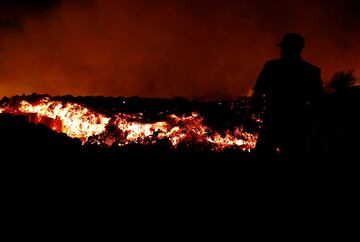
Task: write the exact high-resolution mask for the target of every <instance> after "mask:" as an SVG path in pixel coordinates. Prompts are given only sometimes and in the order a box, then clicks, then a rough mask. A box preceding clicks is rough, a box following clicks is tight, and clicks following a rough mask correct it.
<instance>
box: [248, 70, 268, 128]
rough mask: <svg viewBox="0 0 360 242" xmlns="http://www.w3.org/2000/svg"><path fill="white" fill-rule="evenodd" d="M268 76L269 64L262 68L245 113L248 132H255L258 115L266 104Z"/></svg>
mask: <svg viewBox="0 0 360 242" xmlns="http://www.w3.org/2000/svg"><path fill="white" fill-rule="evenodd" d="M267 78H268V67H267V64H266V65H265V66H264V68H263V69H262V70H261V72H260V74H259V77H258V79H257V81H256V84H255V86H254V93H253V95H252V97H251V100H250V104H249V109H248V111H247V113H246V114H245V115H244V120H243V122H244V123H243V129H244V130H245V131H246V132H253V131H254V127H256V126H257V125H256V116H257V115H258V114H260V112H261V110H262V109H263V108H264V106H265V96H266V94H267Z"/></svg>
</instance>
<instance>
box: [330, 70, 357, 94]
mask: <svg viewBox="0 0 360 242" xmlns="http://www.w3.org/2000/svg"><path fill="white" fill-rule="evenodd" d="M355 84H356V78H355V76H354V71H353V70H348V71H339V72H335V74H334V75H333V77H332V78H331V81H330V85H329V86H330V87H331V88H334V89H335V90H337V91H338V92H339V91H343V90H345V89H346V88H348V87H351V86H354V85H355Z"/></svg>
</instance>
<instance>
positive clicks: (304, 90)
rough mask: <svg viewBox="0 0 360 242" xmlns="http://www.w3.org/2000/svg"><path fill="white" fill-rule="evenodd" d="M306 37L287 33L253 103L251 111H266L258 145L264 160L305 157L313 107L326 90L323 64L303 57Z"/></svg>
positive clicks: (267, 66)
mask: <svg viewBox="0 0 360 242" xmlns="http://www.w3.org/2000/svg"><path fill="white" fill-rule="evenodd" d="M304 45H305V39H304V38H303V37H302V36H301V35H299V34H296V33H287V34H285V36H284V38H283V40H282V41H281V43H279V44H278V45H277V46H279V47H280V49H281V58H280V59H276V60H272V61H268V62H267V63H266V64H265V67H264V68H263V69H262V71H261V73H260V75H259V77H258V80H257V82H256V85H255V87H254V94H253V97H252V101H251V104H250V112H251V113H252V114H255V113H258V112H261V111H262V109H263V111H264V115H263V125H262V128H261V131H260V136H259V139H258V143H257V146H256V150H255V153H256V156H257V158H258V159H261V160H273V159H281V160H299V159H302V158H303V157H304V152H305V148H306V142H307V139H308V137H309V134H310V131H311V127H312V123H313V119H314V116H313V115H314V110H315V107H316V105H317V103H318V101H319V100H320V98H321V96H322V94H323V84H322V81H321V77H320V71H321V70H320V68H318V67H316V66H314V65H312V64H310V63H308V62H306V61H304V60H303V59H302V58H301V53H302V50H303V48H304Z"/></svg>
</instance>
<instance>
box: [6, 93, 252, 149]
mask: <svg viewBox="0 0 360 242" xmlns="http://www.w3.org/2000/svg"><path fill="white" fill-rule="evenodd" d="M0 113H11V114H21V115H28V117H29V120H30V121H31V122H33V123H41V124H44V125H46V126H48V127H49V128H51V129H52V130H55V131H57V132H62V133H65V134H66V135H68V136H69V137H71V138H78V139H80V140H81V141H82V143H83V144H87V143H88V144H97V145H104V146H113V145H117V146H124V145H128V144H144V145H147V144H155V143H156V142H158V141H160V140H164V139H166V140H169V141H170V143H171V144H172V146H174V147H177V146H178V145H179V144H183V143H187V142H189V143H203V144H209V145H210V146H211V147H212V149H214V150H217V151H221V150H223V149H225V148H239V149H242V150H244V151H250V150H252V149H253V148H254V147H255V144H256V140H257V136H256V135H254V134H250V133H246V132H243V131H242V130H241V129H240V128H236V129H234V130H232V131H231V130H227V131H226V132H222V133H221V132H218V131H214V130H212V129H211V128H210V127H208V126H207V125H205V124H204V118H203V117H202V116H201V115H200V114H198V113H192V114H190V115H187V116H186V115H184V116H178V115H175V114H172V115H169V116H167V118H166V120H164V121H158V122H145V121H144V118H143V115H142V114H141V113H139V114H125V113H117V114H115V115H113V116H109V115H108V116H107V115H104V114H101V113H98V112H96V111H94V110H92V109H90V108H88V107H85V106H84V105H81V104H77V103H71V102H62V101H53V100H51V99H50V98H43V99H41V100H39V101H37V102H33V103H30V102H28V101H25V100H22V101H19V102H17V103H16V104H12V105H5V106H4V107H2V108H0Z"/></svg>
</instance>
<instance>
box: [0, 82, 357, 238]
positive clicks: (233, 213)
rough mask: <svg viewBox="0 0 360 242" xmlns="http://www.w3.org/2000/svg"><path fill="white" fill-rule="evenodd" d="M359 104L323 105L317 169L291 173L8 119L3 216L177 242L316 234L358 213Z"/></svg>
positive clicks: (3, 126) (344, 100) (239, 159)
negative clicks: (302, 230) (259, 227)
mask: <svg viewBox="0 0 360 242" xmlns="http://www.w3.org/2000/svg"><path fill="white" fill-rule="evenodd" d="M359 100H360V99H359V89H352V90H349V91H348V93H346V94H345V93H342V94H334V95H330V96H328V97H326V99H325V100H324V105H323V108H322V111H321V115H320V117H321V118H320V119H319V120H320V121H319V126H318V127H319V128H318V131H317V133H316V134H315V135H314V136H315V140H316V142H315V144H314V147H316V148H317V149H314V151H313V154H314V156H313V158H314V160H307V161H304V162H302V163H294V164H289V163H287V164H284V163H277V164H273V163H272V164H270V163H264V162H259V161H255V160H253V158H252V157H251V155H250V154H248V153H244V152H240V151H234V150H228V151H225V152H223V153H215V152H210V151H207V150H201V149H200V150H198V149H196V148H194V147H193V148H186V149H185V148H184V149H177V150H175V149H173V150H169V149H168V148H165V147H164V146H162V145H161V144H159V145H156V146H146V147H145V146H137V145H133V146H129V147H126V148H119V149H106V150H102V149H99V148H97V147H92V146H82V145H81V144H80V142H79V141H77V140H73V139H70V138H68V137H67V136H66V135H63V134H58V133H55V132H52V131H50V130H48V129H47V128H45V127H42V126H34V125H32V124H29V123H28V122H27V121H26V120H25V119H24V118H21V117H13V116H11V115H4V114H3V115H0V134H1V139H0V140H1V141H0V147H1V161H2V162H1V164H2V167H3V169H1V170H2V172H3V179H4V183H3V184H4V191H3V202H5V204H7V205H5V206H4V207H5V208H6V207H8V208H9V209H10V208H11V209H10V210H9V209H7V210H8V212H10V213H11V214H12V216H10V217H12V219H15V220H16V218H17V216H18V215H19V214H21V215H26V216H25V217H27V218H28V219H29V220H28V222H29V223H30V222H31V221H32V218H34V217H37V218H40V219H42V220H50V219H54V218H57V219H59V220H65V221H66V224H67V226H69V227H73V228H75V227H76V226H79V224H80V223H81V224H84V223H85V224H89V226H91V225H95V224H98V223H99V221H104V223H103V224H104V226H105V224H106V226H118V227H121V228H122V229H125V230H127V229H134V228H135V229H136V230H140V231H146V229H149V228H150V229H151V230H152V232H156V231H158V232H159V233H160V234H163V233H165V232H164V231H170V232H171V231H176V232H172V233H173V235H174V233H175V234H179V236H180V234H182V233H184V232H185V231H186V232H188V231H192V230H194V231H202V230H204V231H207V232H204V233H215V232H216V231H218V230H220V229H221V230H222V229H225V230H228V231H230V230H233V229H239V228H243V229H245V230H246V227H247V226H250V225H251V224H255V223H258V222H259V221H260V222H262V223H265V224H273V223H275V220H277V219H280V220H283V221H290V220H291V219H293V218H296V220H298V222H299V221H300V218H301V219H303V218H304V219H307V221H308V224H313V223H314V226H316V225H315V224H316V223H317V222H316V221H320V219H325V220H327V221H329V222H330V221H334V222H335V220H336V219H335V218H337V217H338V216H342V215H344V214H352V213H354V210H353V207H352V205H353V204H354V203H356V198H355V197H356V194H357V190H358V186H357V184H358V165H357V162H358V160H359V159H358V157H359V155H358V147H359V141H358V137H359V134H360V132H359V125H358V124H359V117H358V115H357V112H358V111H357V110H358V106H359ZM339 208H340V209H339ZM340 210H341V211H340ZM330 211H331V212H330ZM309 216H311V217H313V216H316V217H318V218H319V220H313V219H309V218H310V217H309ZM110 221H114V222H110ZM10 222H11V221H9V223H10ZM25 222H26V221H25ZM279 226H280V225H279ZM282 226H283V225H282ZM288 226H290V225H289V224H288ZM50 227H51V226H50ZM144 233H145V232H144ZM224 236H226V234H224Z"/></svg>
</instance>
